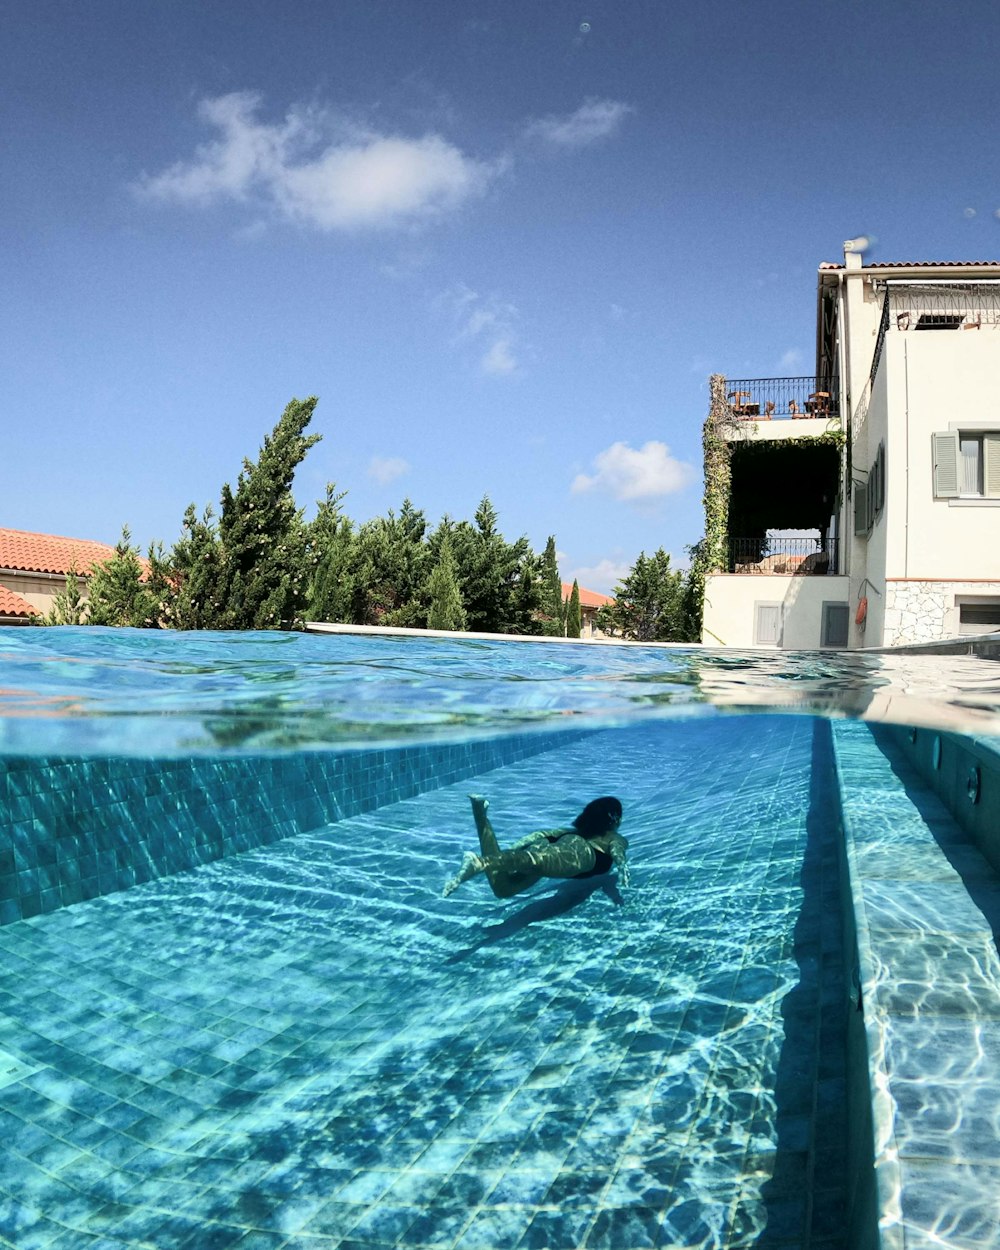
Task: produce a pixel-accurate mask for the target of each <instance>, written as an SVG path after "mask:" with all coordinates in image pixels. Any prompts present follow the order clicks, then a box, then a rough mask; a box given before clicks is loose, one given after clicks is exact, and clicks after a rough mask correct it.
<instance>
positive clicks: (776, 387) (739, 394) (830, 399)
mask: <svg viewBox="0 0 1000 1250" xmlns="http://www.w3.org/2000/svg"><path fill="white" fill-rule="evenodd" d="M726 399H727V400H728V402H729V407H730V410H731V411H732V414H733V416H734V417H736V418H737V419H738V420H745V421H771V420H775V421H777V420H779V419H784V418H788V417H839V416H840V386H839V382H838V380H837V378H727V379H726Z"/></svg>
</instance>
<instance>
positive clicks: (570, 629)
mask: <svg viewBox="0 0 1000 1250" xmlns="http://www.w3.org/2000/svg"><path fill="white" fill-rule="evenodd" d="M582 626H583V622H582V620H581V617H580V586H579V583H578V582H577V580H576V578H575V577H574V578H573V589H572V591H571V593H570V596H569V605H568V607H567V608H566V637H567V638H579V637H580V631H581V629H582Z"/></svg>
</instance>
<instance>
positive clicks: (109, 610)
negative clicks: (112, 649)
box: [87, 525, 158, 628]
mask: <svg viewBox="0 0 1000 1250" xmlns="http://www.w3.org/2000/svg"><path fill="white" fill-rule="evenodd" d="M142 578H143V567H142V563H141V561H140V560H139V552H138V549H137V548H135V547H133V546H132V536H131V534H129V530H128V526H127V525H126V526H124V527H123V528H122V536H121V538H120V539H119V540H118V543H117V545H116V546H115V554H114V555H113V556H112V557H111V559H110V560H106V561H104V563H103V564H98V565H96V566H95V568H94V572H93V574H92V576H91V579H90V593H89V597H88V602H87V609H88V614H89V616H88V622H87V623H88V624H90V625H132V626H136V627H138V628H142V627H149V626H151V625H155V624H157V619H156V618H157V606H158V605H157V602H156V599H155V597H154V596H153V594H152V593H151V592H150V591H149V589H148V588H147V587H146V586H144V585H143V581H142Z"/></svg>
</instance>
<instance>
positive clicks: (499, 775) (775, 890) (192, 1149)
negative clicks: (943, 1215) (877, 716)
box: [0, 717, 846, 1250]
mask: <svg viewBox="0 0 1000 1250" xmlns="http://www.w3.org/2000/svg"><path fill="white" fill-rule="evenodd" d="M747 727H748V726H747V721H746V720H743V719H740V720H724V719H721V718H720V719H717V720H702V721H690V722H677V723H674V724H667V725H661V726H659V727H655V728H642V729H630V730H627V731H607V732H604V733H601V734H598V735H594V736H592V737H590V738H586V739H583V740H579V741H576V742H574V743H573V744H572V745H571V746H570V747H569V748H567V749H566V750H565V751H558V752H550V753H548V754H546V755H542V756H537V757H534V758H532V759H530V760H527V761H524V762H523V763H520V764H516V765H513V766H510V767H508V768H505V769H502V770H499V771H497V772H495V773H491V774H487V775H485V776H484V777H482V778H480V779H478V780H477V782H476V783H475V784H474V785H469V784H467V783H463V784H462V785H461V786H456V787H449V788H446V789H443V790H439V791H435V792H433V793H429V794H426V795H423V796H421V797H419V798H416V799H411V800H407V801H406V802H403V803H398V804H394V805H392V806H390V807H385V808H382V809H380V810H379V811H377V812H375V813H372V814H370V815H368V816H364V817H359V818H355V819H352V820H349V821H344V822H341V823H340V824H337V825H334V826H331V827H329V828H327V829H323V830H319V831H317V832H316V833H314V834H309V835H303V836H300V837H297V838H292V839H288V840H286V841H284V842H281V843H277V844H274V845H272V846H270V847H268V848H266V849H264V850H261V851H258V852H254V853H251V854H247V855H243V856H240V857H236V858H234V859H231V860H228V861H222V862H219V863H217V864H214V865H212V866H210V867H207V868H204V869H200V870H199V871H197V872H195V873H191V874H187V875H183V876H178V877H174V878H170V879H166V880H163V881H160V882H155V883H151V884H149V885H145V886H141V887H136V888H135V889H133V890H131V891H128V892H126V893H123V894H120V895H113V896H109V897H105V898H100V899H95V900H93V901H91V902H87V903H82V904H79V905H76V906H74V907H71V908H67V909H64V910H63V911H61V912H55V913H52V914H50V915H46V916H39V917H36V918H34V919H33V920H29V921H22V922H19V923H16V924H13V925H10V926H7V927H5V928H0V961H2V969H3V976H2V991H0V1052H2V1054H0V1244H2V1245H5V1246H15V1247H17V1250H34V1248H36V1247H38V1248H42V1247H51V1248H53V1250H56V1248H58V1250H70V1248H72V1250H77V1248H84V1247H88V1248H90V1250H98V1248H103V1247H119V1246H125V1245H127V1246H131V1247H155V1250H172V1248H174V1247H177V1248H181V1247H189V1248H190V1250H209V1248H212V1247H228V1246H239V1247H242V1248H245V1250H251V1248H258V1247H259V1248H261V1250H278V1248H279V1247H287V1248H288V1250H292V1248H305V1247H310V1248H315V1250H327V1248H329V1250H333V1248H334V1247H340V1248H341V1250H354V1248H360V1247H369V1248H370V1247H389V1246H404V1247H413V1248H417V1247H435V1248H438V1247H449V1248H454V1250H475V1248H476V1247H483V1248H486V1247H488V1248H490V1250H507V1248H508V1247H509V1248H511V1250H513V1248H514V1247H525V1248H530V1247H560V1248H566V1250H573V1248H575V1247H587V1248H588V1250H604V1248H607V1250H611V1248H612V1247H613V1248H614V1250H638V1248H640V1247H652V1246H662V1247H718V1248H720V1250H721V1248H723V1247H732V1248H736V1247H749V1246H768V1247H779V1246H781V1247H788V1248H789V1250H790V1248H791V1247H795V1248H796V1250H802V1248H803V1247H805V1248H808V1247H815V1248H817V1250H819V1248H820V1247H827V1248H829V1250H832V1248H833V1247H838V1250H839V1246H840V1244H841V1243H840V1240H839V1239H840V1237H841V1235H842V1220H843V1202H844V1190H845V1180H846V1178H845V1174H844V1145H843V1143H844V1130H845V1125H844V1048H843V1015H844V1011H845V1003H846V992H845V988H844V985H843V982H842V979H841V976H840V972H841V967H840V965H841V955H840V941H841V936H840V931H839V909H838V907H837V905H836V897H837V895H836V891H837V881H836V855H835V850H834V843H833V836H832V835H833V820H834V817H833V814H832V813H833V808H834V805H833V802H832V798H831V794H832V791H831V789H830V781H829V777H828V775H827V774H828V772H829V757H828V751H827V737H828V729H827V727H826V726H825V725H824V724H822V723H820V724H818V725H817V724H816V723H814V722H813V721H811V720H807V719H805V718H787V717H759V718H754V720H753V721H752V733H751V734H749V735H748V733H747ZM470 789H478V790H481V791H483V792H484V793H486V794H488V795H489V796H490V797H491V799H492V801H493V807H492V815H493V817H494V823H495V825H496V828H497V831H498V834H499V836H500V839H501V842H504V841H505V840H511V839H513V838H514V837H515V836H517V835H519V834H520V833H523V832H524V831H526V830H527V829H531V828H537V827H548V828H551V827H553V826H556V825H559V824H560V823H565V822H566V820H567V819H569V818H571V817H572V816H573V815H574V814H575V812H576V811H577V810H579V808H580V807H581V806H582V805H583V803H584V802H585V801H586V800H587V799H589V798H591V797H594V795H596V794H601V793H616V794H619V795H620V797H621V798H622V799H623V801H624V803H625V807H626V827H625V830H624V831H625V832H627V834H628V836H629V837H630V838H631V839H632V858H633V863H634V867H633V886H632V889H631V890H630V891H628V892H627V897H626V899H625V902H624V905H622V906H618V905H616V904H617V902H618V901H619V900H618V899H617V898H616V897H615V891H614V889H605V888H604V886H603V885H602V882H601V881H600V880H598V881H596V882H595V881H588V882H575V883H565V884H562V885H559V886H557V887H554V888H548V889H542V890H539V891H538V892H537V893H535V894H533V895H529V896H522V897H521V898H517V899H513V900H510V901H509V902H508V903H505V904H504V903H500V902H498V901H497V900H495V899H493V897H492V896H491V895H490V894H489V891H488V890H487V888H486V887H485V885H484V884H483V882H482V881H481V880H479V881H474V882H471V883H468V884H467V885H465V886H463V887H462V889H461V890H460V891H459V892H458V893H457V894H456V895H454V896H453V897H452V898H451V899H448V900H443V899H441V898H440V888H441V885H442V883H443V881H444V880H445V878H446V877H447V876H448V875H450V873H451V871H453V869H454V867H455V866H456V864H457V862H458V860H459V859H460V857H461V851H462V850H463V849H466V848H467V847H469V846H470V845H472V843H473V828H472V822H471V819H470V815H469V808H468V801H467V799H466V797H465V795H466V793H467V791H468V790H470ZM605 884H606V881H605Z"/></svg>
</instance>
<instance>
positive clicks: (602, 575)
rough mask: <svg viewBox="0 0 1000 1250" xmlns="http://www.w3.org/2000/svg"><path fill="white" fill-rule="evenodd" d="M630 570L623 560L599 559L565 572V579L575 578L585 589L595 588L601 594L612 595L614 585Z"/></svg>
mask: <svg viewBox="0 0 1000 1250" xmlns="http://www.w3.org/2000/svg"><path fill="white" fill-rule="evenodd" d="M631 571H632V566H631V564H627V563H626V562H625V561H624V560H609V559H607V558H605V559H603V560H599V561H598V563H597V564H590V565H582V566H581V567H580V568H576V569H571V570H570V571H569V572H568V573H567V574H566V579H565V580H566V581H568V582H570V583H572V581H573V579H574V578H575V579H576V580H577V581H578V582H579V583H580V585H581V586H583V587H584V588H585V589H586V590H596V591H597V592H598V593H599V594H602V595H613V594H614V592H615V587H616V586H617V585H618V583H619V582H620V581H622V580H624V578H626V577H628V575H629V573H630V572H631Z"/></svg>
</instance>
